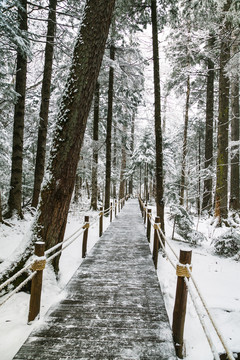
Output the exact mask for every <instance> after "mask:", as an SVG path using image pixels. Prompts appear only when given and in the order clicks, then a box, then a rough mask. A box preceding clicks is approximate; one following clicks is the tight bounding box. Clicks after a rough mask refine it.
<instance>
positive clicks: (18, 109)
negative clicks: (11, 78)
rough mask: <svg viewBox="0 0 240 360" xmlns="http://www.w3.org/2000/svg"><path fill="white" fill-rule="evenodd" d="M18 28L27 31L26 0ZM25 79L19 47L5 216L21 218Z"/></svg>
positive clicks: (24, 58)
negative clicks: (10, 163)
mask: <svg viewBox="0 0 240 360" xmlns="http://www.w3.org/2000/svg"><path fill="white" fill-rule="evenodd" d="M18 21H19V28H20V29H21V30H22V31H25V32H27V29H28V28H27V0H20V1H19V7H18ZM26 80H27V55H26V54H24V53H23V52H22V50H21V49H20V48H18V51H17V70H16V86H15V91H16V92H17V93H18V99H17V102H16V104H15V108H14V124H13V143H12V170H11V180H10V192H9V198H8V210H7V213H6V215H5V217H6V218H9V217H12V216H13V214H14V213H17V215H18V216H19V217H20V218H22V217H23V214H22V166H23V134H24V114H25V96H26Z"/></svg>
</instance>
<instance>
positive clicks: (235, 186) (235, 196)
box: [230, 31, 240, 210]
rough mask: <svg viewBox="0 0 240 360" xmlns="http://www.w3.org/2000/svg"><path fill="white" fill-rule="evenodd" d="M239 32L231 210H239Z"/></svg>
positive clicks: (233, 89)
mask: <svg viewBox="0 0 240 360" xmlns="http://www.w3.org/2000/svg"><path fill="white" fill-rule="evenodd" d="M238 42H239V31H237V32H236V33H235V38H234V39H233V45H232V57H235V58H236V71H235V72H234V73H233V74H232V76H231V110H232V111H231V141H232V142H233V145H232V146H231V149H232V156H231V188H230V190H231V195H230V207H231V208H232V209H233V210H239V207H240V199H239V196H240V194H239V186H240V184H239V125H240V113H239V79H240V78H239V59H238V52H239V44H238Z"/></svg>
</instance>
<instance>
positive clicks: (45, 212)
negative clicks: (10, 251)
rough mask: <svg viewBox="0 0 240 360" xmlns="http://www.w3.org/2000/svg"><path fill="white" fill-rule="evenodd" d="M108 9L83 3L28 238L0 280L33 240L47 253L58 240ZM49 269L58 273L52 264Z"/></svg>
mask: <svg viewBox="0 0 240 360" xmlns="http://www.w3.org/2000/svg"><path fill="white" fill-rule="evenodd" d="M114 5H115V0H109V1H107V2H106V1H105V0H87V1H86V5H85V10H84V17H83V21H82V26H81V29H80V31H79V34H78V36H77V39H76V43H75V47H74V52H73V59H72V65H71V68H70V72H69V76H68V79H67V83H66V86H65V90H64V94H63V96H62V100H61V104H60V107H59V112H58V115H57V119H56V128H55V133H54V137H53V144H52V148H51V151H50V160H49V164H48V167H47V171H46V177H45V182H44V184H43V186H42V189H41V194H40V202H39V207H38V211H37V214H36V217H35V221H34V223H33V227H32V232H31V234H32V236H31V237H30V239H29V241H28V243H27V246H26V248H25V249H24V251H23V252H22V254H21V256H20V254H18V259H19V258H20V260H19V261H16V262H14V263H11V264H9V267H8V268H5V271H4V273H3V274H2V275H1V279H0V281H2V280H3V278H4V276H5V278H6V275H8V276H9V275H10V274H11V273H14V271H16V269H17V268H18V267H19V266H20V267H21V265H22V264H23V263H24V262H25V261H26V260H27V259H28V257H29V255H30V254H31V253H32V248H33V243H35V241H37V240H42V241H44V242H45V244H46V248H47V249H48V248H50V247H52V246H53V245H55V244H57V243H59V242H61V241H62V240H63V236H64V231H65V226H66V222H67V215H68V210H69V204H70V200H71V197H72V192H73V189H74V183H75V177H76V169H77V164H78V160H79V153H80V150H81V146H82V143H83V138H84V133H85V128H86V123H87V118H88V114H89V110H90V107H91V102H92V98H93V94H94V90H95V86H96V82H97V78H98V74H99V70H100V66H101V62H102V58H103V54H104V50H105V44H106V40H107V36H108V32H109V26H110V22H111V18H112V13H113V9H114ZM13 260H15V259H13ZM54 266H55V270H58V263H57V262H55V263H54Z"/></svg>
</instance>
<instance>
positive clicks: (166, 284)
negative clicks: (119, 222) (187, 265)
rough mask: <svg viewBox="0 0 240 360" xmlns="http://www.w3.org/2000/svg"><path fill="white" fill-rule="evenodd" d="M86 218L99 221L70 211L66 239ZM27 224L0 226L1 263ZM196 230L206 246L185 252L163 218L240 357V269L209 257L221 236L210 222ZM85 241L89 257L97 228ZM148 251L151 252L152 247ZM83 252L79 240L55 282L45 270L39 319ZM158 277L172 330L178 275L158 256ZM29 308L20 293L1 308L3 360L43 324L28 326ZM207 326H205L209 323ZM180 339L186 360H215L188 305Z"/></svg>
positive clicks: (231, 262)
mask: <svg viewBox="0 0 240 360" xmlns="http://www.w3.org/2000/svg"><path fill="white" fill-rule="evenodd" d="M153 210H154V209H153ZM84 215H89V216H90V222H91V220H93V219H94V217H96V216H97V213H96V212H95V213H94V212H88V213H87V212H83V211H81V212H78V211H77V210H76V209H75V210H73V212H71V213H70V215H69V219H68V224H67V229H66V237H68V236H69V235H70V234H72V233H74V231H75V230H76V229H78V228H79V227H80V226H81V224H82V223H83V218H84ZM153 215H154V214H153ZM31 221H32V218H31V217H30V216H29V215H28V216H26V219H25V220H22V221H15V222H14V223H13V225H14V226H13V227H11V228H10V227H7V226H5V225H1V226H0V249H1V255H0V258H1V259H2V260H3V259H5V258H7V257H8V256H10V255H11V253H12V252H13V250H14V249H15V248H16V247H17V245H18V244H19V243H20V242H21V239H22V238H23V236H24V234H25V233H26V232H27V231H28V228H29V226H30V223H31ZM108 224H109V220H106V218H104V228H106V227H107V226H108ZM198 230H200V231H202V232H203V233H204V234H205V236H206V238H207V241H206V242H205V243H204V244H202V245H201V246H189V245H188V244H186V243H183V242H177V241H173V240H171V239H170V238H171V234H172V222H171V221H170V220H169V218H168V214H166V235H167V238H168V239H169V241H170V243H171V245H172V247H173V248H174V250H175V252H176V253H177V254H178V253H179V250H180V249H183V250H189V249H190V250H192V264H193V274H194V276H195V279H196V281H197V283H198V284H199V287H200V290H201V292H202V294H203V296H204V298H205V300H206V302H207V304H208V306H209V308H210V310H211V312H212V314H213V316H214V319H215V320H216V322H217V325H218V326H219V328H220V329H221V332H222V333H223V335H224V337H225V338H226V340H227V343H228V345H229V347H230V348H231V349H232V350H233V351H236V352H240V325H239V324H240V286H239V274H240V263H239V262H236V261H235V260H233V259H226V258H223V257H219V256H216V255H215V254H214V253H213V248H212V246H211V240H212V236H213V232H214V231H215V233H214V236H216V235H217V234H216V233H217V232H218V233H219V232H221V231H224V230H223V229H215V230H213V227H212V226H211V225H210V220H203V219H202V220H201V221H200V223H199V225H198ZM88 238H89V241H88V251H90V249H91V248H92V246H93V245H94V244H95V242H96V241H97V239H98V222H97V223H96V224H95V225H94V226H93V227H90V229H89V237H88ZM150 247H152V244H151V246H150ZM81 251H82V235H81V236H80V238H79V239H78V240H76V241H75V242H74V243H73V244H72V245H70V246H69V247H68V248H67V249H66V250H65V252H64V253H63V255H62V257H61V260H60V273H59V281H58V282H57V281H56V279H55V277H54V276H53V272H52V271H51V268H50V267H47V268H46V269H45V270H44V279H43V292H42V303H41V319H42V317H43V315H44V314H45V313H46V311H47V310H48V309H49V307H50V305H52V304H54V303H55V302H57V301H59V300H60V299H61V298H62V297H64V286H65V285H66V283H67V282H68V281H69V280H70V278H71V276H72V275H73V273H74V272H75V271H76V269H77V268H78V266H79V265H80V264H81V261H82V259H81ZM171 259H172V260H175V259H174V256H172V255H171ZM158 276H159V279H160V283H161V288H162V291H163V295H164V299H165V303H166V308H167V311H168V315H169V319H170V324H171V323H172V313H173V306H174V299H175V291H176V275H175V271H174V269H173V267H172V266H171V264H170V262H169V261H168V260H166V258H165V257H162V256H159V264H158ZM28 306H29V295H28V294H25V293H23V292H20V293H18V294H16V295H14V296H13V297H12V298H11V299H10V300H8V301H7V303H5V304H4V305H2V306H1V307H0V323H1V326H0V359H1V360H11V359H12V358H13V356H14V355H15V353H16V352H17V351H18V349H19V348H20V347H21V345H22V344H23V342H24V341H25V339H26V338H27V337H28V335H29V333H30V332H31V331H32V329H33V328H34V327H37V326H39V325H40V324H41V321H42V320H41V319H40V320H37V321H34V322H33V323H32V324H31V325H27V317H28ZM204 319H205V320H206V317H204ZM206 322H207V324H208V321H207V320H206ZM209 331H210V334H211V335H212V338H213V340H214V344H215V346H216V347H217V350H218V351H219V352H222V351H223V349H222V347H221V344H220V343H219V341H218V339H217V338H216V336H215V335H214V330H213V329H212V327H211V326H210V325H209ZM184 338H185V345H186V360H200V359H201V360H202V359H204V360H212V359H213V355H212V353H211V351H210V348H209V345H208V342H207V340H206V337H205V335H204V333H203V331H202V328H201V325H200V322H199V320H198V317H197V314H196V312H195V309H194V307H193V304H192V302H191V300H190V299H189V300H188V305H187V315H186V322H185V332H184Z"/></svg>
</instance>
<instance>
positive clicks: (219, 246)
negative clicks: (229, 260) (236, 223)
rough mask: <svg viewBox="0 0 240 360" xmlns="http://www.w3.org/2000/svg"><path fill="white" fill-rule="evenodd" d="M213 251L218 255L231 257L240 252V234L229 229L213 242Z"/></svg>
mask: <svg viewBox="0 0 240 360" xmlns="http://www.w3.org/2000/svg"><path fill="white" fill-rule="evenodd" d="M213 242H214V251H215V253H216V254H218V255H223V256H226V257H231V256H234V255H236V256H237V255H238V253H239V252H240V232H239V231H237V230H235V229H233V228H231V229H230V230H228V231H227V232H225V233H224V234H222V235H220V236H219V237H217V238H215V239H214V240H213Z"/></svg>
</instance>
